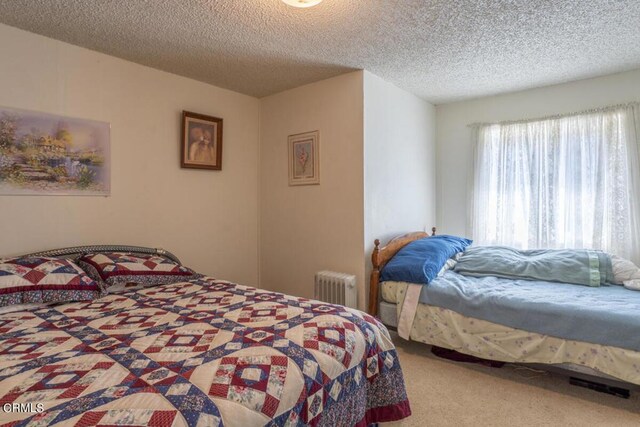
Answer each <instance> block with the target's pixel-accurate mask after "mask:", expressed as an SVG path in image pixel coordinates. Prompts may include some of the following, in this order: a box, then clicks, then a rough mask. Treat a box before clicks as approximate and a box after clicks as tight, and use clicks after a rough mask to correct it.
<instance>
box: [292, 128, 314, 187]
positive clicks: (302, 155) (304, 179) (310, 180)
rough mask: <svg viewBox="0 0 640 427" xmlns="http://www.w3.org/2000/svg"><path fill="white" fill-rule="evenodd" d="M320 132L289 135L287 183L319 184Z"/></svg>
mask: <svg viewBox="0 0 640 427" xmlns="http://www.w3.org/2000/svg"><path fill="white" fill-rule="evenodd" d="M319 144H320V133H319V132H318V131H314V132H306V133H299V134H296V135H290V136H289V185H313V184H320V156H319V154H320V146H319Z"/></svg>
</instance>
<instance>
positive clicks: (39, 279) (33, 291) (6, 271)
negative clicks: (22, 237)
mask: <svg viewBox="0 0 640 427" xmlns="http://www.w3.org/2000/svg"><path fill="white" fill-rule="evenodd" d="M100 295H101V289H100V285H99V284H98V283H97V282H96V281H95V280H93V279H92V278H91V277H89V276H88V275H87V274H86V273H85V272H84V271H82V269H81V268H80V267H79V266H77V265H76V264H75V263H74V262H73V261H71V260H68V259H63V258H51V257H18V258H9V259H4V260H0V307H5V306H9V305H16V304H33V303H35V304H48V303H59V302H72V301H91V300H93V299H95V298H98V297H100Z"/></svg>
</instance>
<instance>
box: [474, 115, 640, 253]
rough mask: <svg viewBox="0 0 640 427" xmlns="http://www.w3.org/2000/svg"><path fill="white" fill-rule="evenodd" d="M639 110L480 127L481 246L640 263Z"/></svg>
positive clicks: (477, 191)
mask: <svg viewBox="0 0 640 427" xmlns="http://www.w3.org/2000/svg"><path fill="white" fill-rule="evenodd" d="M638 110H639V109H638V104H629V105H624V106H616V107H609V108H605V109H600V110H593V111H590V112H585V113H579V114H574V115H567V116H562V117H552V118H548V119H541V120H533V121H525V122H512V123H501V124H486V125H475V126H474V128H475V135H476V158H475V171H474V185H473V208H472V230H473V238H474V240H475V242H476V243H478V244H492V245H509V246H515V247H518V248H522V249H530V248H594V249H602V250H605V251H607V252H611V253H614V254H617V255H619V256H621V257H624V258H628V259H631V260H633V261H635V262H636V263H638V262H640V155H639V147H638V145H639V144H640V141H639V138H640V114H639V111H638Z"/></svg>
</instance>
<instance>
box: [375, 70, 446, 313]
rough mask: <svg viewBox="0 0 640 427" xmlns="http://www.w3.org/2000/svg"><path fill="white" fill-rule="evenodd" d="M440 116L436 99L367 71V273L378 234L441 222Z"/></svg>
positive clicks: (388, 234)
mask: <svg viewBox="0 0 640 427" xmlns="http://www.w3.org/2000/svg"><path fill="white" fill-rule="evenodd" d="M435 116H436V109H435V107H434V106H433V105H431V104H429V103H428V102H426V101H424V100H422V99H420V98H418V97H416V96H415V95H412V94H411V93H409V92H406V91H404V90H402V89H399V88H398V87H396V86H394V85H393V84H391V83H389V82H387V81H385V80H383V79H381V78H380V77H378V76H376V75H374V74H372V73H369V72H367V71H365V73H364V255H365V260H364V262H365V277H367V278H368V277H369V274H370V272H371V252H372V251H373V242H374V240H375V239H380V241H381V242H382V244H384V243H386V241H387V240H389V239H391V238H393V237H395V236H397V235H399V234H403V233H406V232H409V231H416V230H424V229H428V230H431V227H433V226H434V225H436V162H435V139H436V138H435V137H436V123H435V119H436V117H435ZM367 284H368V282H367ZM366 288H367V289H368V286H366ZM367 292H368V291H367ZM363 302H364V300H363Z"/></svg>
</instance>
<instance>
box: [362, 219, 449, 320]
mask: <svg viewBox="0 0 640 427" xmlns="http://www.w3.org/2000/svg"><path fill="white" fill-rule="evenodd" d="M435 235H436V228H435V227H433V228H432V229H431V236H435ZM424 237H429V234H427V233H425V232H424V231H416V232H413V233H407V234H403V235H402V236H398V237H394V238H393V239H391V240H390V241H389V242H388V243H387V244H386V245H385V246H383V247H380V240H378V239H376V241H375V247H374V248H373V253H372V254H371V263H372V264H373V269H372V270H371V279H370V281H369V310H368V312H369V314H370V315H372V316H377V315H378V299H379V292H380V288H379V287H380V270H382V268H383V267H384V266H385V264H386V263H387V262H389V260H390V259H391V258H393V256H394V255H395V254H397V253H398V251H399V250H400V249H402V248H404V247H405V246H406V245H408V244H409V243H411V242H413V241H414V240H418V239H422V238H424Z"/></svg>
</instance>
